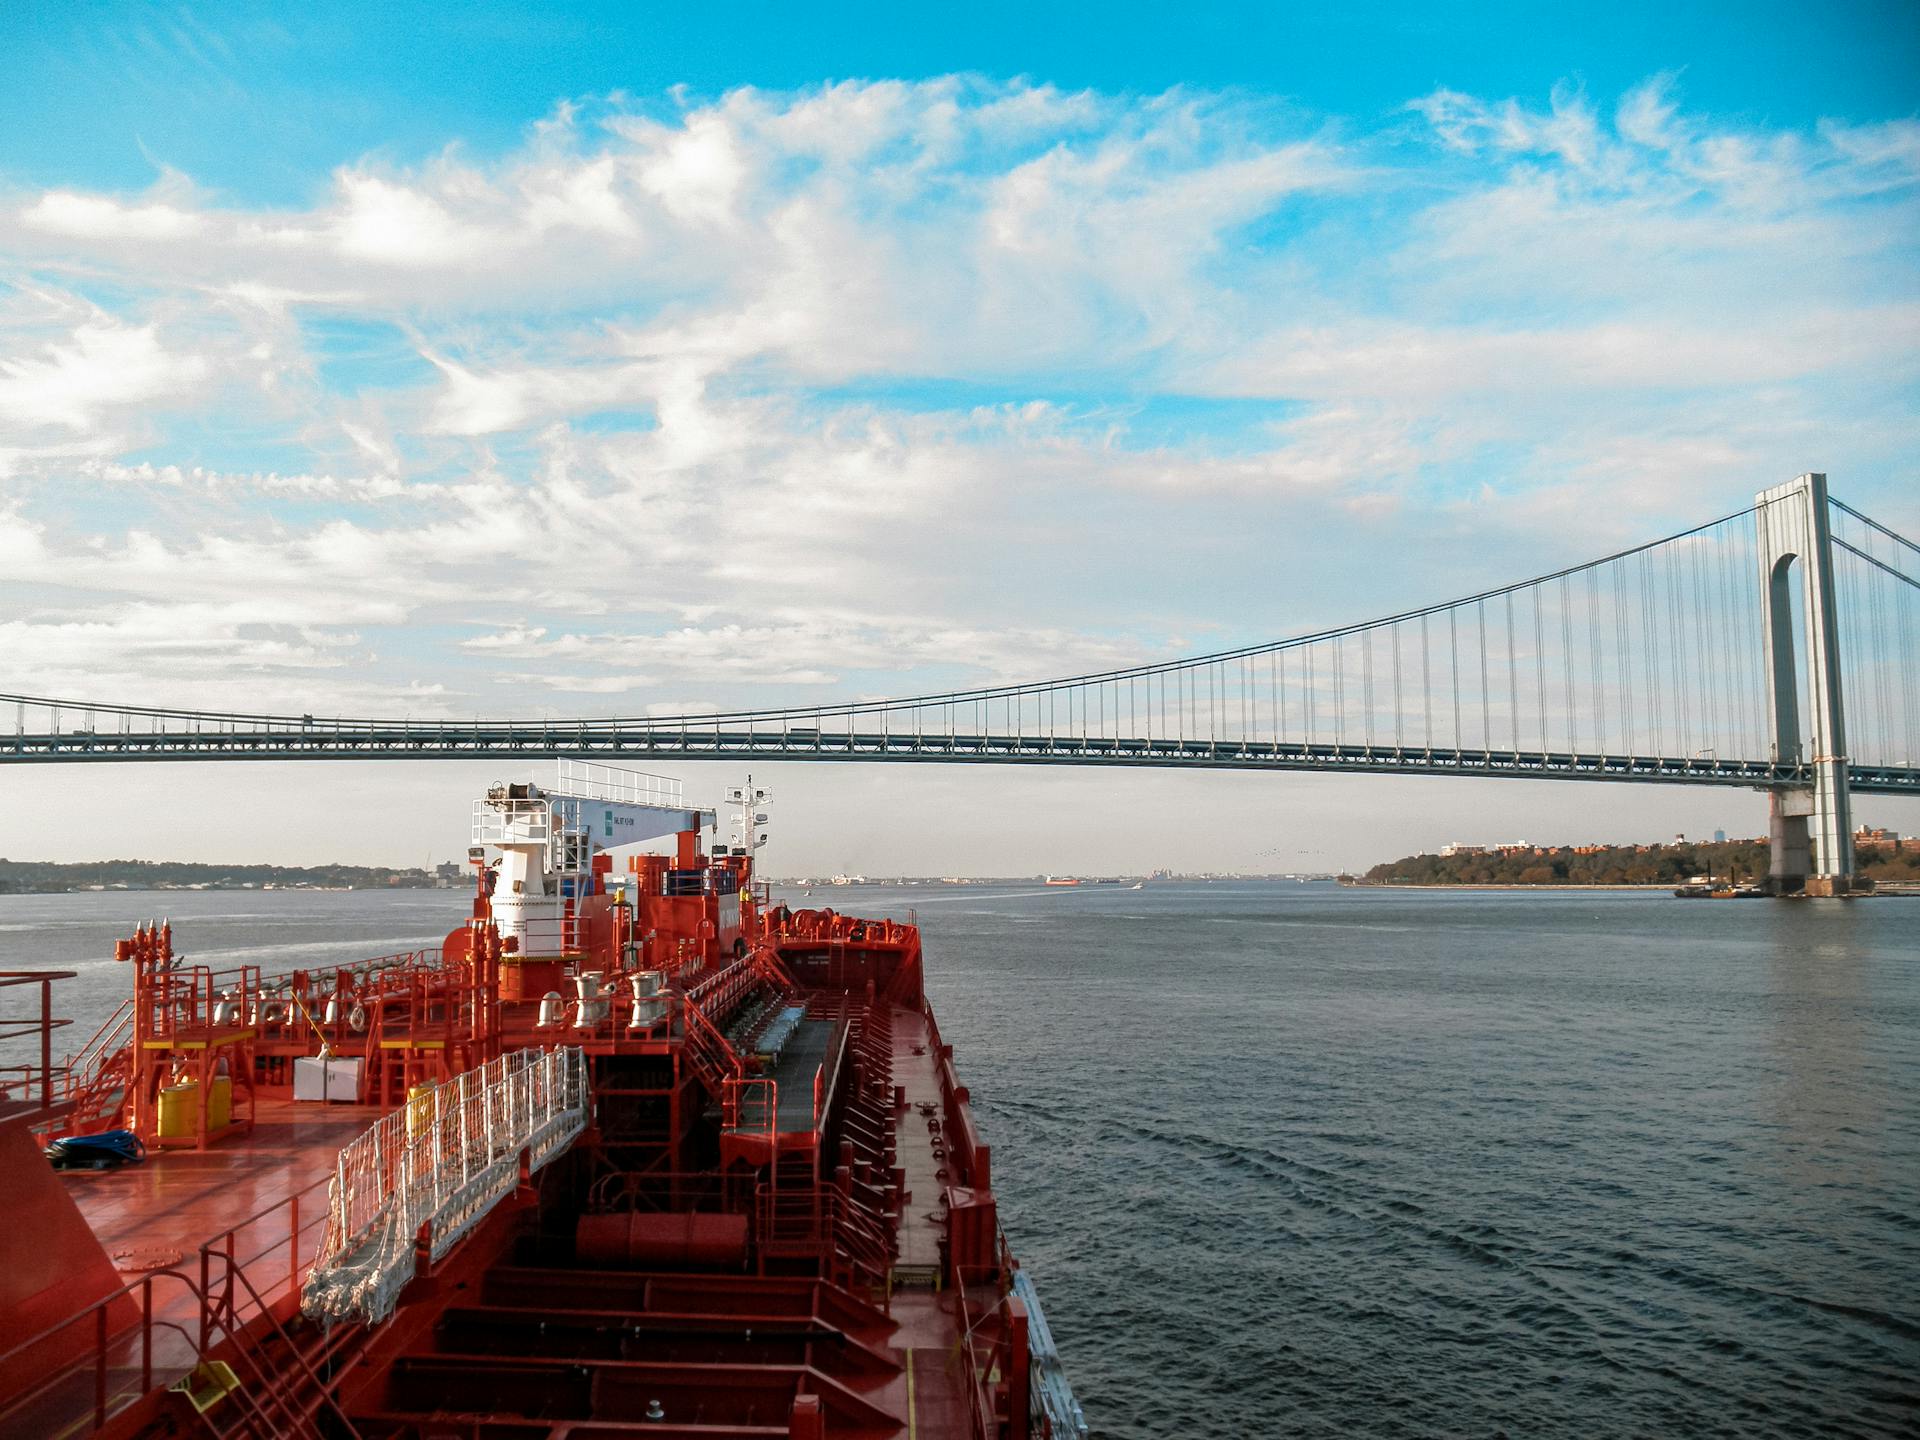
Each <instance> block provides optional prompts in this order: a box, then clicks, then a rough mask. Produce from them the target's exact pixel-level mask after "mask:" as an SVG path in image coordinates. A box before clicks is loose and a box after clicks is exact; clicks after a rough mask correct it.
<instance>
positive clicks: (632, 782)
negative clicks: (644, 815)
mask: <svg viewBox="0 0 1920 1440" xmlns="http://www.w3.org/2000/svg"><path fill="white" fill-rule="evenodd" d="M553 793H554V794H555V795H563V796H566V797H567V798H569V799H573V800H611V801H615V802H617V803H619V804H622V805H657V806H660V807H661V808H663V809H668V810H680V809H684V808H685V807H684V805H683V803H682V801H681V794H682V786H681V783H680V782H679V781H678V780H675V779H673V778H672V777H671V776H668V775H650V774H648V773H647V772H646V771H644V770H622V769H620V768H619V767H618V766H614V765H596V764H595V763H593V762H592V761H590V760H575V759H572V758H569V757H564V756H563V757H562V758H561V761H560V778H559V781H558V783H557V784H555V786H554V789H553Z"/></svg>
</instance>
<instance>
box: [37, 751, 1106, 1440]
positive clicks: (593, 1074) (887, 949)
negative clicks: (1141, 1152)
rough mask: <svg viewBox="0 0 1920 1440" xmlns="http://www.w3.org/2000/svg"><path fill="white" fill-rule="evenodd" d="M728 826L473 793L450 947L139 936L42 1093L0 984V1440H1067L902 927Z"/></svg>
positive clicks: (631, 778) (649, 800) (571, 770)
mask: <svg viewBox="0 0 1920 1440" xmlns="http://www.w3.org/2000/svg"><path fill="white" fill-rule="evenodd" d="M729 799H730V800H731V801H733V802H734V803H736V804H738V805H739V807H740V813H739V829H738V833H737V834H736V835H735V837H734V838H735V840H736V841H737V842H738V843H735V844H730V845H715V846H712V847H711V849H709V848H708V846H707V845H705V844H704V843H703V836H704V833H705V832H706V831H708V830H709V829H710V828H711V827H713V825H714V822H715V814H714V812H713V811H710V810H699V809H692V808H688V807H687V806H686V805H684V804H683V802H682V800H681V797H680V794H679V788H678V785H677V782H672V781H665V780H661V779H659V778H657V777H651V776H641V775H636V774H632V773H630V772H623V771H616V770H611V769H608V768H606V767H603V766H597V765H587V764H581V763H573V762H562V766H561V773H560V777H559V781H558V783H557V784H554V785H552V786H550V787H547V788H543V787H541V786H539V785H535V784H531V783H527V784H516V785H500V786H495V787H493V789H492V790H491V791H489V793H488V794H487V796H486V797H485V798H484V799H482V800H480V801H477V802H476V803H475V806H474V825H473V849H472V850H471V852H470V856H471V859H472V862H473V866H474V870H475V875H476V887H475V897H474V902H473V910H472V917H471V919H470V920H468V921H467V923H465V924H463V925H461V926H460V927H459V928H457V929H455V930H453V931H452V932H451V933H450V934H449V935H448V936H447V937H446V940H445V943H444V944H443V945H441V946H440V947H439V948H438V950H435V951H417V952H412V953H407V954H401V955H392V956H386V957H382V958H380V959H378V960H371V961H367V962H364V963H362V964H358V965H350V966H345V967H336V968H327V969H319V968H314V969H307V970H296V971H293V972H291V973H289V974H285V975H267V974H263V973H262V972H261V970H260V969H259V968H258V967H253V966H247V967H242V968H240V969H237V970H233V971H228V972H215V971H211V970H209V969H207V968H205V967H203V966H198V965H195V964H193V963H192V962H191V960H190V958H188V957H185V956H183V955H182V954H181V952H180V951H179V950H177V949H176V948H175V937H174V935H173V932H172V930H171V928H170V927H169V926H168V925H166V924H164V923H163V924H158V925H148V926H143V927H142V928H141V929H140V930H139V931H138V932H137V933H136V934H134V935H133V936H132V937H130V938H129V939H127V940H125V941H122V942H121V943H120V944H119V946H118V947H117V950H116V958H117V959H119V960H121V961H123V962H125V963H126V965H127V967H128V971H129V978H130V981H131V988H132V994H131V995H130V997H129V998H128V999H127V1001H126V1003H125V1004H124V1005H123V1006H122V1007H121V1008H120V1010H119V1011H118V1012H117V1013H116V1014H115V1015H114V1016H112V1017H111V1018H110V1019H109V1020H108V1021H107V1023H106V1024H105V1025H103V1026H102V1027H101V1028H100V1030H99V1031H98V1033H96V1034H95V1035H93V1036H92V1038H91V1039H90V1040H89V1041H88V1042H87V1043H86V1044H85V1045H84V1046H82V1047H81V1048H80V1049H79V1050H78V1051H77V1052H76V1053H75V1054H73V1055H72V1056H71V1057H70V1058H69V1059H68V1060H67V1062H66V1063H64V1064H55V1063H54V1062H53V1059H52V1056H53V1049H54V1046H53V1035H54V1032H55V1030H56V1029H57V1028H58V1026H59V1024H60V1022H59V1021H57V1020H55V1019H53V1018H52V1016H53V1011H54V1009H55V1002H54V999H53V994H54V992H53V988H52V984H51V981H52V980H54V979H56V978H59V977H58V976H55V975H52V974H50V973H49V972H12V973H9V974H4V975H0V987H4V988H0V999H4V998H5V997H6V996H8V995H28V996H32V997H34V998H35V999H36V1000H37V1002H38V1005H37V1009H36V1010H35V1011H34V1012H33V1013H32V1014H30V1015H28V1016H26V1017H24V1018H22V1017H19V1016H18V1015H17V1014H16V1015H15V1017H14V1019H13V1021H12V1023H11V1025H8V1024H6V1023H5V1022H0V1038H7V1037H8V1036H9V1035H10V1036H11V1037H12V1039H13V1040H14V1042H15V1043H16V1046H17V1044H18V1042H19V1040H20V1039H21V1037H22V1036H23V1035H25V1036H27V1037H29V1038H31V1039H33V1041H34V1043H35V1045H36V1046H37V1049H38V1059H37V1061H35V1062H33V1063H30V1064H27V1065H23V1066H15V1067H13V1068H12V1069H11V1070H10V1071H8V1072H5V1073H4V1074H3V1075H0V1080H3V1081H4V1083H5V1089H4V1092H0V1197H4V1200H5V1202H6V1204H5V1213H6V1214H7V1216H8V1217H9V1218H8V1225H7V1230H6V1240H5V1252H6V1253H5V1263H4V1264H0V1436H33V1437H56V1440H69V1437H75V1436H81V1435H89V1434H104V1435H109V1436H116V1437H117V1436H195V1435H221V1436H241V1435H244V1436H261V1437H267V1436H273V1437H279V1436H313V1437H354V1436H366V1437H370V1440H371V1437H379V1440H388V1437H392V1440H398V1437H418V1440H456V1437H459V1440H588V1437H592V1440H621V1437H632V1440H696V1437H698V1440H749V1437H753V1440H770V1437H776V1436H778V1437H790V1440H822V1437H829V1436H833V1437H840V1436H846V1437H861V1440H883V1437H911V1440H945V1437H970V1440H1061V1437H1084V1436H1085V1435H1086V1433H1087V1431H1086V1425H1085V1422H1084V1420H1083V1419H1082V1417H1081V1414H1080V1410H1079V1407H1078V1406H1077V1405H1076V1404H1075V1403H1074V1400H1073V1396H1072V1392H1071V1390H1070V1388H1069V1387H1068V1384H1067V1382H1066V1379H1065V1377H1064V1375H1063V1373H1062V1371H1061V1367H1060V1362H1059V1357H1058V1354H1057V1352H1056V1350H1055V1348H1054V1345H1053V1341H1052V1339H1051V1337H1050V1335H1049V1334H1048V1331H1047V1327H1046V1323H1045V1320H1044V1318H1043V1317H1042V1315H1041V1312H1040V1308H1039V1304H1038V1301H1037V1299H1036V1298H1035V1295H1034V1292H1033V1288H1032V1285H1031V1283H1030V1281H1029V1280H1028V1278H1027V1276H1026V1274H1025V1272H1024V1271H1022V1270H1021V1269H1020V1268H1019V1266H1018V1264H1017V1263H1016V1262H1015V1260H1014V1259H1013V1256H1012V1254H1011V1252H1010V1251H1009V1249H1008V1246H1007V1242H1006V1239H1005V1237H1004V1236H1003V1234H1002V1232H1001V1228H1000V1221H999V1211H998V1207H997V1204H996V1202H995V1198H994V1193H993V1188H992V1170H991V1164H990V1154H989V1150H988V1147H987V1146H986V1145H985V1144H984V1143H982V1141H981V1139H980V1137H979V1134H978V1131H977V1130H976V1128H975V1125H974V1120H973V1114H972V1109H971V1106H970V1104H969V1100H968V1092H967V1089H966V1087H965V1086H964V1085H962V1084H961V1083H960V1081H959V1078H958V1075H957V1073H956V1071H955V1068H954V1061H953V1049H952V1047H951V1046H950V1045H947V1044H945V1043H944V1042H943V1041H942V1039H941V1036H940V1031H939V1027H938V1026H937V1025H936V1024H935V1022H934V1017H933V1012H932V1010H931V1008H930V1007H929V1005H928V1003H927V999H926V995H925V992H924V989H923V987H922V983H921V979H922V971H921V950H920V935H919V932H918V930H917V928H916V927H915V926H913V925H912V924H898V923H895V922H894V921H892V920H884V919H873V920H868V919H855V918H852V917H849V916H845V915H840V914H836V913H835V912H833V911H831V910H797V911H796V910H791V909H789V908H788V907H787V906H785V905H781V904H775V903H773V901H772V899H771V896H770V893H769V890H768V887H767V886H765V885H764V884H762V883H760V882H758V881H757V880H756V879H755V878H754V864H753V852H754V850H755V849H756V848H757V847H758V845H759V843H761V842H762V841H763V840H764V838H765V837H764V834H763V832H762V831H761V830H760V826H761V825H762V824H763V823H764V821H765V819H766V816H765V814H764V813H763V812H762V811H760V810H759V808H758V807H759V806H761V805H762V804H764V802H765V793H764V792H763V791H756V790H754V789H753V787H752V785H751V783H749V784H748V785H747V786H746V787H745V788H743V789H741V790H737V791H734V792H732V793H731V795H730V796H729ZM650 842H665V844H666V846H667V853H655V852H654V850H648V849H643V848H641V847H643V846H647V845H648V844H649V843H650ZM656 848H658V847H656ZM15 1009H16V1010H17V1009H18V1007H15ZM49 1158H51V1160H52V1162H53V1163H51V1164H50V1163H49Z"/></svg>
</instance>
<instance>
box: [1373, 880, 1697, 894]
mask: <svg viewBox="0 0 1920 1440" xmlns="http://www.w3.org/2000/svg"><path fill="white" fill-rule="evenodd" d="M1346 888H1347V889H1349V890H1645V891H1648V892H1649V893H1657V892H1659V891H1662V890H1672V889H1673V886H1671V885H1669V884H1666V883H1664V882H1662V881H1658V880H1649V881H1647V882H1646V883H1645V884H1643V885H1625V884H1622V885H1575V884H1572V883H1570V882H1568V881H1554V882H1552V883H1549V884H1542V885H1522V884H1521V883H1520V882H1519V881H1517V880H1509V881H1507V882H1505V883H1504V884H1495V883H1489V884H1484V885H1467V884H1455V883H1452V882H1450V881H1441V882H1437V883H1435V884H1431V885H1423V884H1421V883H1419V882H1418V881H1415V880H1355V881H1352V882H1351V883H1350V884H1348V885H1347V886H1346Z"/></svg>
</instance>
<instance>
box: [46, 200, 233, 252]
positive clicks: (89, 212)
mask: <svg viewBox="0 0 1920 1440" xmlns="http://www.w3.org/2000/svg"><path fill="white" fill-rule="evenodd" d="M20 219H21V222H22V223H23V224H25V225H28V226H31V227H32V228H34V229H36V230H45V231H48V232H50V233H53V234H56V235H66V236H71V237H73V238H75V239H82V240H180V239H184V238H186V237H187V236H190V235H196V234H198V233H199V232H200V231H201V230H202V229H203V228H204V224H205V222H204V221H203V220H202V219H201V217H200V216H198V215H194V214H191V213H189V212H188V211H185V210H181V209H178V208H176V207H175V206H172V205H167V204H160V203H152V204H146V205H126V204H122V203H121V202H120V201H118V200H115V199H113V198H112V197H110V196H105V195H84V194H80V193H78V192H76V191H73V190H49V191H47V192H46V193H45V194H44V195H42V196H41V197H40V198H39V199H38V200H36V201H34V202H33V204H31V205H29V206H28V207H27V208H26V209H25V210H23V211H22V212H21V215H20Z"/></svg>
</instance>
